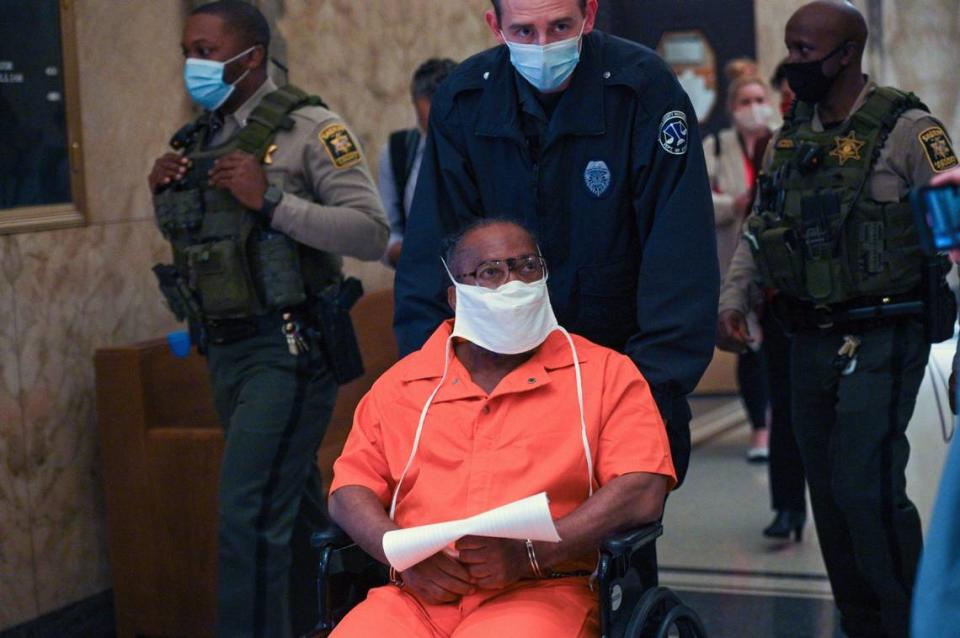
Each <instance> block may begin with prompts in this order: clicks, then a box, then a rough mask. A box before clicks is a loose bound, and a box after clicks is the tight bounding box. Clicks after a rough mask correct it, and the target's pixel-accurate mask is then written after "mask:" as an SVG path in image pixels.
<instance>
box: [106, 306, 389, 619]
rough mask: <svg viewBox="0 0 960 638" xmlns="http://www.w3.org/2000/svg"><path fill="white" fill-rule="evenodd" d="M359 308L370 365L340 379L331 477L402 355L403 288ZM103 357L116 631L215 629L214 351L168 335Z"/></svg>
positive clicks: (329, 456)
mask: <svg viewBox="0 0 960 638" xmlns="http://www.w3.org/2000/svg"><path fill="white" fill-rule="evenodd" d="M351 315H352V316H353V320H354V326H355V329H356V331H357V338H358V339H359V341H360V348H361V351H362V354H363V361H364V367H365V369H366V373H365V375H364V376H363V377H361V378H360V379H357V380H355V381H353V382H351V383H349V384H347V385H345V386H343V387H342V388H341V389H340V393H339V396H338V398H337V404H336V407H335V409H334V412H333V416H332V419H331V422H330V425H329V428H328V430H327V434H326V437H325V438H324V441H323V444H322V445H321V448H320V450H319V452H318V455H317V456H318V462H319V464H320V467H321V469H322V471H323V472H324V477H325V478H326V479H327V484H329V476H330V466H331V465H332V463H333V460H334V459H335V458H336V457H337V455H338V454H339V453H340V450H341V449H342V447H343V442H344V440H345V439H346V436H347V433H348V432H349V430H350V425H351V423H352V420H353V411H354V409H355V407H356V405H357V403H358V402H359V401H360V398H361V397H362V396H363V395H364V394H365V393H366V392H367V390H368V389H369V388H370V386H371V385H372V384H373V382H374V381H375V380H376V379H377V378H378V377H379V376H380V375H381V374H382V373H383V372H384V371H385V370H386V369H387V368H388V367H389V366H390V365H392V364H393V363H394V362H395V361H396V360H397V346H396V342H395V340H394V337H393V329H392V325H391V321H392V317H393V293H392V291H389V290H385V291H380V292H376V293H372V294H370V295H366V296H364V297H363V298H361V299H360V301H358V302H357V304H356V306H354V308H353V310H352V311H351ZM94 363H95V368H96V399H97V424H98V428H99V432H100V446H101V452H102V459H103V477H104V492H105V494H106V505H107V531H108V543H109V549H110V562H111V566H112V569H113V586H114V600H115V606H116V615H117V635H118V636H119V637H120V638H134V637H136V636H151V637H154V636H170V637H172V636H178V637H179V636H212V635H213V633H214V617H215V609H216V569H217V480H218V476H219V470H220V458H221V455H222V454H223V432H222V428H221V426H220V423H219V422H218V420H217V415H216V412H215V410H214V407H213V400H212V397H211V391H210V383H209V380H208V378H207V368H206V363H205V361H204V359H203V358H202V357H200V356H198V355H196V354H195V353H194V354H191V355H190V356H189V357H187V358H185V359H178V358H176V357H174V356H173V355H172V354H171V353H170V351H169V348H168V347H167V344H166V341H165V340H153V341H146V342H142V343H136V344H132V345H129V346H121V347H114V348H103V349H100V350H97V352H96V354H95V356H94Z"/></svg>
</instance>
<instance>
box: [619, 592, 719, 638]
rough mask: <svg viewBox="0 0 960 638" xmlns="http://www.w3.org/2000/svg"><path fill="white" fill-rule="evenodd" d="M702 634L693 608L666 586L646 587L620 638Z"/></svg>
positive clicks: (697, 636)
mask: <svg viewBox="0 0 960 638" xmlns="http://www.w3.org/2000/svg"><path fill="white" fill-rule="evenodd" d="M673 636H678V637H679V638H706V636H707V634H706V631H705V630H704V628H703V623H701V622H700V618H699V617H698V616H697V614H696V612H694V611H693V610H692V609H690V608H689V607H687V606H686V605H684V604H683V603H681V602H680V599H679V598H678V597H677V595H676V594H675V593H673V592H672V591H671V590H669V589H667V588H666V587H654V588H652V589H650V590H649V591H647V592H646V593H645V594H644V595H643V597H642V598H641V599H640V602H639V603H638V604H637V607H636V609H635V610H634V612H633V615H632V616H631V617H630V623H629V624H628V625H627V630H626V632H625V633H624V638H672V637H673Z"/></svg>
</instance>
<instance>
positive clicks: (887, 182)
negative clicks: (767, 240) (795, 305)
mask: <svg viewBox="0 0 960 638" xmlns="http://www.w3.org/2000/svg"><path fill="white" fill-rule="evenodd" d="M876 88H877V85H876V84H875V83H874V82H868V83H867V86H866V87H865V88H864V90H863V92H862V93H861V94H860V96H859V97H858V98H857V101H856V102H855V103H854V105H853V109H852V110H851V112H850V115H853V114H854V113H856V112H857V111H858V110H859V109H860V107H862V106H863V104H864V103H865V102H866V100H867V98H868V97H869V96H870V94H871V93H873V91H874V90H876ZM848 119H849V116H848ZM810 125H811V127H812V128H813V130H814V131H823V130H824V127H823V122H822V121H821V120H820V115H819V113H818V112H815V113H814V116H813V120H812V121H811V123H810ZM931 129H940V131H941V132H944V134H945V129H944V128H943V124H942V123H941V122H940V120H938V119H937V118H935V117H933V116H932V115H930V114H929V113H927V112H926V111H921V110H920V109H911V110H909V111H907V112H905V113H904V114H903V115H901V116H900V119H899V120H897V123H896V125H895V126H894V128H893V131H892V132H891V133H890V137H889V138H888V139H887V143H886V144H885V145H884V147H883V151H882V152H881V153H880V157H879V158H878V159H877V161H876V163H875V164H874V166H873V172H872V173H871V174H870V179H869V182H868V183H867V188H869V189H870V194H871V196H872V197H873V199H874V200H876V201H878V202H898V201H901V200H902V199H904V197H906V195H907V193H908V192H909V191H910V189H912V188H914V187H915V186H921V185H923V184H926V183H927V182H929V181H930V178H931V177H933V175H934V174H936V173H939V172H943V171H944V170H947V168H949V166H939V167H936V168H935V164H936V162H937V158H936V156H935V155H934V153H933V151H932V150H931V149H930V148H929V145H928V144H925V143H924V141H923V140H922V139H921V136H923V135H924V133H926V132H928V131H930V130H931ZM779 137H780V131H777V133H776V134H775V135H774V139H773V140H771V142H770V145H769V146H768V147H767V155H766V156H765V158H764V162H763V165H764V168H768V167H769V166H770V162H771V161H772V157H773V149H774V148H776V143H777V140H778V139H779ZM947 139H948V140H949V138H947ZM948 150H950V155H951V156H952V154H953V151H952V150H951V149H948ZM952 165H955V163H954V164H952ZM759 278H760V277H759V271H758V269H757V266H756V264H755V263H754V260H753V253H751V252H750V245H749V244H747V242H746V241H745V240H744V239H743V237H741V238H740V242H739V244H738V245H737V250H736V252H735V253H734V255H733V260H732V261H731V263H730V268H729V270H728V271H727V276H726V278H725V279H724V282H723V287H722V288H721V290H720V312H723V311H725V310H739V311H740V312H742V313H744V314H746V313H747V311H748V310H749V309H750V308H751V307H752V305H753V304H752V302H753V301H755V300H756V299H757V298H758V294H759V287H758V283H759Z"/></svg>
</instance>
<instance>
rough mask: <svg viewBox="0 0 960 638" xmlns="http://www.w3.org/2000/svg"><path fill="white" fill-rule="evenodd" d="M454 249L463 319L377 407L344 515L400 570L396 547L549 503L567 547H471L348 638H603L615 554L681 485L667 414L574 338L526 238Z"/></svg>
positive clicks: (626, 372)
mask: <svg viewBox="0 0 960 638" xmlns="http://www.w3.org/2000/svg"><path fill="white" fill-rule="evenodd" d="M448 245H449V248H448V250H447V251H446V253H445V254H446V259H445V264H446V265H447V268H448V271H449V272H450V273H451V277H452V278H453V280H454V285H453V286H451V287H450V288H449V291H448V300H449V303H450V305H451V306H452V307H453V308H454V312H455V319H454V320H453V321H452V322H450V321H448V322H446V323H444V324H442V325H441V326H440V327H439V328H438V329H437V330H436V332H434V334H433V336H432V337H431V338H430V339H429V341H427V343H426V344H425V345H424V347H423V348H422V349H421V350H419V351H417V352H415V353H413V354H411V355H410V356H408V357H406V358H405V359H403V360H401V361H400V362H399V363H398V364H397V365H395V366H394V367H393V368H391V369H390V370H389V371H387V373H386V374H384V375H383V377H381V378H380V379H379V380H378V381H377V382H376V384H374V386H373V388H372V389H371V390H370V392H369V393H368V394H367V396H365V397H364V398H363V400H362V401H361V402H360V405H359V407H358V408H357V412H356V416H355V419H354V425H353V430H352V431H351V433H350V436H349V438H348V439H347V443H346V446H345V447H344V450H343V454H342V455H341V456H340V458H339V459H338V460H337V462H336V464H335V465H334V480H333V485H332V486H331V497H330V503H329V506H330V513H331V515H332V517H333V518H334V520H336V521H337V523H338V524H339V525H340V526H341V527H343V529H344V530H345V531H346V532H347V533H348V534H350V536H351V537H352V538H353V539H354V540H355V541H356V542H357V544H359V545H360V547H362V548H363V549H364V550H365V551H367V552H368V553H369V554H370V555H371V556H373V557H375V558H376V559H378V560H380V561H382V562H384V563H386V562H387V559H386V556H385V555H384V551H383V546H382V539H383V535H384V534H385V533H386V532H388V531H390V530H393V529H397V528H407V527H412V526H416V525H424V524H428V523H436V522H440V521H446V520H451V519H458V518H463V517H467V516H472V515H475V514H478V513H481V512H484V511H487V510H489V509H492V508H494V507H498V506H500V505H504V504H506V503H509V502H512V501H515V500H518V499H520V498H524V497H527V496H531V495H533V494H536V493H539V492H541V491H545V492H546V493H547V495H548V497H549V500H550V509H551V514H552V516H553V518H554V521H555V523H556V527H557V531H558V532H559V535H560V538H561V539H562V540H561V541H560V542H559V543H540V542H537V543H532V544H531V543H530V542H529V541H528V542H524V541H517V540H507V539H496V538H489V537H476V536H474V537H470V536H468V537H464V538H461V539H460V540H458V541H457V542H456V544H455V547H454V548H452V549H451V548H448V549H446V550H444V551H441V552H438V553H437V554H435V555H433V556H431V557H430V558H427V559H426V560H424V561H422V562H420V563H418V564H417V565H414V566H413V567H411V568H409V569H407V570H406V571H404V572H401V573H397V574H394V575H393V576H392V579H393V583H392V584H390V585H387V586H385V587H380V588H378V589H374V590H372V591H371V592H370V595H369V596H368V598H367V600H366V601H364V602H363V603H361V604H360V605H358V606H357V607H355V608H354V609H353V611H351V612H350V613H349V614H348V615H347V616H346V618H344V620H343V622H342V623H341V624H340V625H339V626H338V627H337V629H336V630H335V631H334V633H333V636H335V637H336V638H349V637H352V636H357V637H363V638H366V637H368V636H376V635H394V636H411V637H419V636H424V637H427V636H429V637H432V638H437V637H441V636H442V637H447V636H451V637H456V638H474V637H475V638H481V637H482V638H488V637H489V636H496V635H504V636H571V637H572V636H597V635H599V627H598V619H597V616H598V609H597V607H598V603H597V597H596V594H595V593H593V592H592V591H591V590H590V588H589V584H588V580H589V574H590V572H591V571H592V569H593V567H594V565H595V563H596V558H597V548H598V546H599V544H600V542H601V540H602V539H603V538H604V537H607V536H609V535H611V534H613V533H615V532H617V531H622V530H625V529H628V528H631V527H637V526H640V525H642V524H644V523H647V522H650V521H654V520H657V519H658V518H659V516H660V514H661V511H662V508H663V502H664V498H665V495H666V492H667V491H668V490H669V489H671V488H672V487H673V486H674V484H675V482H676V480H675V472H674V468H673V465H672V462H671V458H670V448H669V444H668V442H667V436H666V430H665V428H664V425H663V422H662V420H661V418H660V414H659V411H658V410H657V406H656V404H655V403H654V400H653V398H652V396H651V394H650V390H649V387H648V386H647V383H646V381H644V379H643V377H642V376H641V375H640V373H639V372H638V371H637V368H636V366H635V365H634V364H633V363H632V362H631V361H630V359H628V358H627V357H625V356H624V355H622V354H619V353H617V352H614V351H613V350H609V349H607V348H603V347H601V346H598V345H595V344H593V343H591V342H589V341H587V340H585V339H582V338H580V337H576V336H570V335H569V334H567V332H566V331H565V330H563V329H562V328H560V327H559V326H558V325H557V323H556V319H555V318H554V315H553V310H552V308H551V307H550V299H549V296H548V294H547V289H546V264H545V263H544V261H543V258H542V257H541V256H540V254H539V251H538V250H537V247H536V244H535V242H534V240H533V238H532V237H531V235H530V234H529V233H528V232H527V231H526V230H524V229H523V228H522V227H520V226H518V225H517V224H515V223H513V222H506V221H503V220H490V219H485V220H482V221H480V222H478V223H476V224H474V225H473V226H471V227H469V228H467V229H466V230H464V231H463V232H462V233H461V234H460V235H459V236H458V237H456V238H454V239H453V240H452V241H451V242H448ZM594 490H595V491H594Z"/></svg>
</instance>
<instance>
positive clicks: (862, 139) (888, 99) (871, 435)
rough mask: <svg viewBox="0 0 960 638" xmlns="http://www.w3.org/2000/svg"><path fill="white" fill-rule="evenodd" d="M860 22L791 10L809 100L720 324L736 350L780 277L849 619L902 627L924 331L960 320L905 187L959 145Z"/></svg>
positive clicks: (884, 631)
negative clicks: (756, 301) (877, 72)
mask: <svg viewBox="0 0 960 638" xmlns="http://www.w3.org/2000/svg"><path fill="white" fill-rule="evenodd" d="M866 39H867V26H866V23H865V21H864V19H863V17H862V15H861V14H860V13H859V11H857V9H856V8H854V7H853V5H851V4H849V3H847V2H841V1H838V0H821V1H818V2H812V3H810V4H807V5H805V6H803V7H801V8H800V9H799V10H798V11H797V12H796V13H795V14H794V15H793V16H792V17H791V19H790V21H789V22H788V23H787V27H786V44H787V48H788V50H789V57H788V59H787V62H788V64H787V79H788V81H789V83H790V86H791V87H792V88H793V90H794V91H795V92H796V93H797V98H798V100H799V101H798V103H797V104H796V105H795V107H794V109H793V111H792V113H791V114H790V115H788V117H787V118H786V120H785V122H784V126H783V127H782V129H781V130H780V131H778V133H777V134H776V136H775V138H774V140H773V141H772V143H771V146H770V151H769V154H768V156H767V157H766V161H765V169H764V171H763V174H762V176H761V184H760V193H759V195H758V199H757V202H756V203H755V207H754V213H753V215H752V216H751V217H750V218H748V220H747V222H746V229H745V232H744V238H743V240H742V241H741V242H740V245H739V246H738V248H737V251H736V253H735V255H734V259H733V263H732V264H731V267H730V270H729V272H728V273H727V278H726V280H725V282H724V286H723V290H722V293H721V298H720V318H719V327H718V334H719V338H720V341H721V346H722V347H726V348H728V349H731V350H742V349H743V348H744V347H745V345H746V344H747V342H748V341H749V340H750V338H751V337H750V335H749V334H748V332H747V329H746V325H745V322H744V316H745V315H746V312H747V311H748V310H749V308H750V307H751V303H750V299H751V293H752V291H756V289H757V284H760V283H762V284H763V285H766V286H770V287H772V288H775V289H777V290H778V291H779V294H778V295H777V300H778V303H776V304H775V308H774V310H775V312H776V313H777V317H778V319H780V320H781V321H782V322H783V323H784V325H785V327H786V328H787V329H788V330H789V331H791V332H793V343H792V351H791V358H792V362H791V365H792V370H791V372H792V379H791V392H792V411H793V425H794V432H795V434H796V437H797V441H798V444H799V447H800V451H801V455H802V457H803V461H804V466H805V469H806V472H807V478H808V481H809V485H810V494H811V500H812V503H813V511H814V517H815V520H816V524H817V532H818V535H819V538H820V544H821V549H822V552H823V558H824V562H825V563H826V566H827V572H828V574H829V576H830V582H831V586H832V588H833V594H834V599H835V600H836V604H837V606H838V607H839V609H840V612H841V616H842V624H843V629H844V631H845V632H846V633H847V635H849V636H851V638H854V637H857V636H890V637H894V636H896V637H905V636H907V635H908V631H907V628H908V616H909V607H910V597H911V592H912V587H913V582H914V577H915V573H916V565H917V559H918V555H919V552H920V548H921V542H922V537H921V531H920V519H919V516H918V515H917V511H916V508H915V507H914V505H913V503H911V502H910V499H909V498H908V497H907V494H906V481H905V478H904V469H905V467H906V464H907V458H908V455H909V447H908V444H907V439H906V436H905V432H906V427H907V423H908V421H909V420H910V416H911V414H912V412H913V408H914V402H915V400H916V395H917V391H918V389H919V386H920V383H921V381H922V379H923V372H924V367H925V365H926V362H927V356H928V354H929V350H930V345H929V344H930V343H931V342H935V341H939V340H943V339H946V338H948V337H949V336H950V335H951V334H952V326H953V316H952V309H951V307H950V300H951V296H950V293H949V291H948V290H947V289H946V286H945V284H944V282H943V275H944V272H945V270H944V269H942V267H941V264H940V263H939V262H938V261H934V260H926V259H925V258H924V257H923V255H922V254H921V251H920V247H919V243H918V239H917V236H916V233H915V230H914V229H913V218H912V214H911V211H910V208H909V206H908V205H907V204H906V203H903V202H904V199H905V196H906V195H907V193H908V191H909V190H910V189H911V188H913V187H915V186H919V185H922V184H926V183H927V182H928V181H929V180H930V178H931V177H932V176H933V175H934V174H935V173H938V172H942V171H945V170H947V169H949V168H951V167H953V166H956V165H957V164H958V161H957V158H956V156H955V155H954V152H953V149H952V147H951V145H950V140H949V137H948V136H947V133H946V131H945V130H944V128H943V125H942V124H941V123H940V121H939V120H937V119H936V118H934V117H932V116H931V115H930V114H929V113H928V111H927V109H926V107H925V106H923V104H922V103H921V102H920V101H919V99H917V98H916V96H913V95H912V94H905V93H902V92H900V91H897V90H896V89H891V88H886V87H878V86H877V85H876V84H874V83H873V82H871V81H869V80H868V78H866V77H865V76H864V75H863V74H862V71H861V58H862V54H863V49H864V46H865V44H866ZM953 312H955V311H953Z"/></svg>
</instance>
